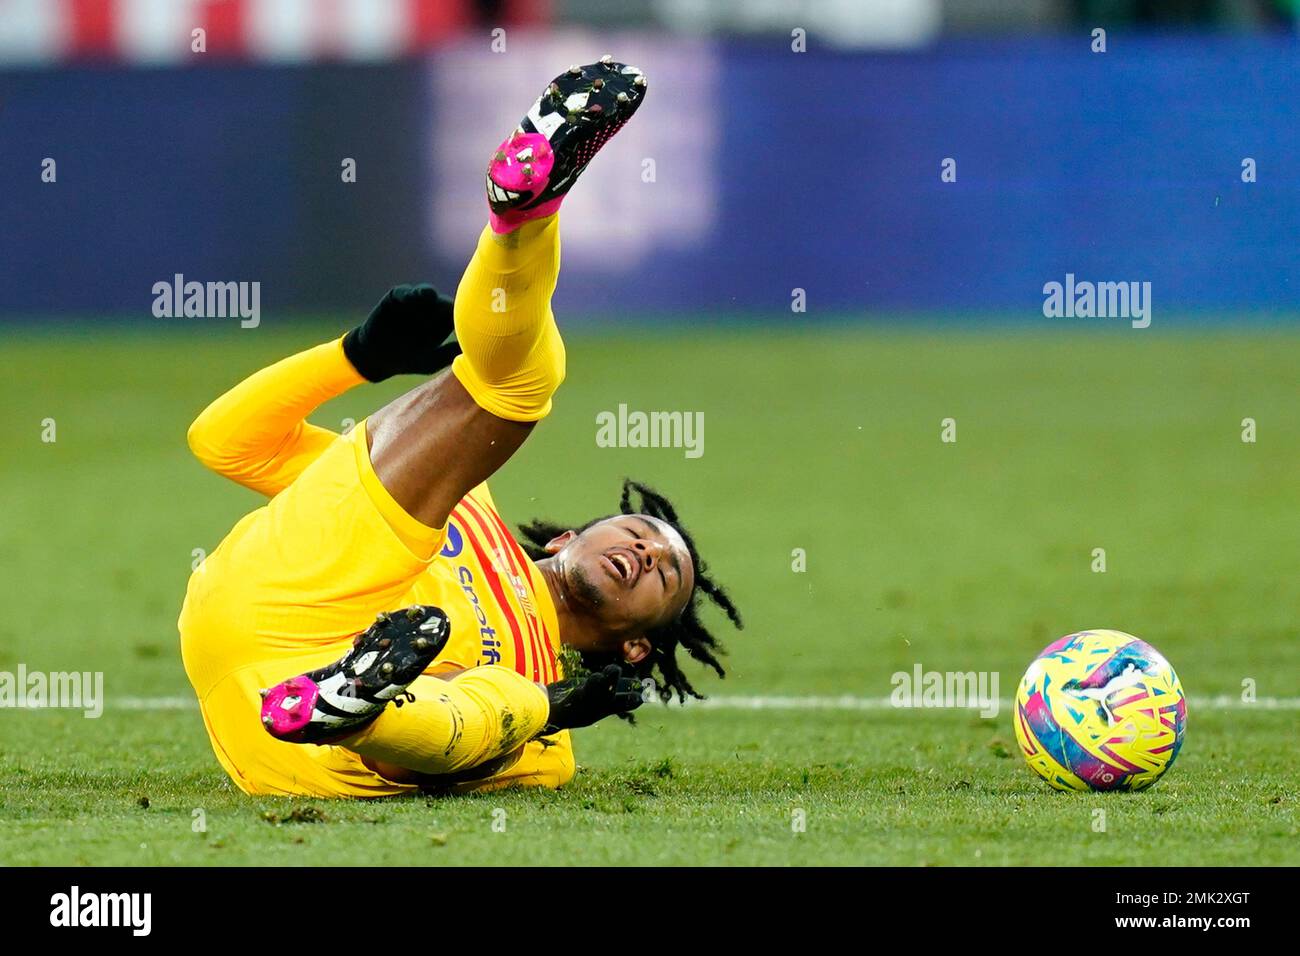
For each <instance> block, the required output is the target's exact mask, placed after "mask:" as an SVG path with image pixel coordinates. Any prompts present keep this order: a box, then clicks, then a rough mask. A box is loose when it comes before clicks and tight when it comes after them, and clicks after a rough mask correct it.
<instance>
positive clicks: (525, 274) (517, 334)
mask: <svg viewBox="0 0 1300 956" xmlns="http://www.w3.org/2000/svg"><path fill="white" fill-rule="evenodd" d="M559 274H560V225H559V219H558V217H556V216H548V217H547V218H545V219H537V220H534V221H532V222H527V223H524V225H522V226H520V227H519V228H518V229H516V230H514V231H513V232H510V233H507V234H505V235H498V234H496V233H494V232H493V231H492V229H491V228H490V227H486V226H485V227H484V228H483V233H482V235H480V236H479V240H478V248H477V249H476V250H475V252H474V257H473V259H471V260H470V263H469V266H468V267H467V268H466V269H465V274H464V276H462V277H461V280H460V286H459V287H458V288H457V289H456V339H457V341H459V342H460V347H461V349H462V353H463V354H461V355H459V356H457V357H456V361H455V362H453V363H452V366H451V370H452V372H453V374H455V376H456V378H457V379H459V380H460V383H461V384H462V385H464V386H465V390H466V391H467V392H469V394H470V395H471V396H472V397H473V399H474V401H475V402H476V403H478V405H479V406H480V407H481V408H484V409H486V410H487V411H489V412H491V413H492V414H493V415H496V416H497V417H498V418H505V419H509V420H511V421H520V422H533V421H537V420H538V419H541V418H544V417H545V416H546V415H547V414H549V412H550V410H551V395H552V394H554V392H555V390H556V389H557V388H559V387H560V383H561V382H562V381H564V342H563V341H561V339H560V331H559V329H558V328H557V327H556V325H555V315H554V314H553V313H552V312H551V295H552V293H554V292H555V282H556V279H557V277H558V276H559Z"/></svg>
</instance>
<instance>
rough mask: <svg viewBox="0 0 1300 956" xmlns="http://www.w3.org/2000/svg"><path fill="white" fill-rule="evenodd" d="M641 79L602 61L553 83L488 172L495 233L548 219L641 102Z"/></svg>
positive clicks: (631, 70)
mask: <svg viewBox="0 0 1300 956" xmlns="http://www.w3.org/2000/svg"><path fill="white" fill-rule="evenodd" d="M645 91H646V78H645V74H644V73H642V72H641V71H640V70H639V69H637V68H636V67H634V66H627V65H626V64H623V63H615V62H614V58H613V57H612V56H608V55H606V56H602V57H601V58H600V62H599V63H592V64H590V65H589V66H576V65H575V66H571V67H569V69H568V70H567V71H566V72H565V73H562V74H560V75H559V76H557V77H556V78H555V79H554V80H553V81H552V82H551V85H550V86H548V87H547V88H546V91H545V92H543V93H542V95H541V96H540V97H539V98H538V100H537V102H536V103H534V104H533V107H532V109H530V110H529V111H528V115H527V116H525V117H524V118H523V120H522V121H520V123H519V127H518V129H516V130H515V131H514V132H513V133H511V134H510V136H509V137H508V138H507V139H506V141H505V142H504V143H502V144H501V145H500V146H499V147H497V151H496V152H495V153H494V154H493V156H492V159H491V160H490V161H489V162H488V169H487V197H488V207H489V209H490V210H491V216H490V221H491V223H492V230H493V231H494V232H498V233H502V232H510V231H511V230H513V229H515V228H517V227H518V226H520V225H522V224H523V223H525V222H527V221H529V220H530V219H540V218H542V217H543V216H549V215H551V214H552V213H553V212H555V211H556V210H557V209H559V208H560V203H561V202H562V201H563V200H564V196H565V194H566V193H567V192H568V191H569V189H570V188H571V187H572V186H573V183H574V181H575V180H576V179H577V178H578V176H579V175H581V174H582V171H583V170H584V169H586V168H587V164H588V163H590V162H591V160H592V157H593V156H595V155H596V153H597V152H598V151H599V150H600V148H601V147H602V146H604V145H605V143H606V142H608V141H609V138H610V137H611V136H613V135H614V134H615V133H617V132H618V131H619V130H620V129H622V128H623V124H624V123H626V122H627V121H628V120H630V119H631V118H632V114H633V113H635V112H636V111H637V107H639V106H640V105H641V101H642V100H643V99H645Z"/></svg>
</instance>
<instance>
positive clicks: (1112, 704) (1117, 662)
mask: <svg viewBox="0 0 1300 956" xmlns="http://www.w3.org/2000/svg"><path fill="white" fill-rule="evenodd" d="M1012 719H1013V720H1014V722H1015V725H1016V740H1018V741H1019V742H1020V750H1021V752H1022V753H1023V754H1024V755H1025V760H1026V761H1027V762H1028V763H1029V766H1030V767H1031V768H1032V769H1033V771H1034V772H1035V773H1036V774H1038V775H1039V776H1040V777H1042V778H1043V779H1044V780H1046V781H1047V782H1048V783H1049V784H1051V785H1052V786H1053V787H1055V788H1056V789H1057V790H1143V789H1145V788H1146V787H1149V786H1151V784H1153V783H1155V782H1156V781H1157V780H1159V779H1160V776H1161V775H1162V774H1163V773H1164V772H1165V771H1166V770H1168V769H1169V768H1170V766H1171V765H1172V764H1173V762H1174V758H1176V757H1177V756H1178V750H1179V748H1180V747H1182V745H1183V731H1184V729H1185V728H1186V727H1187V701H1186V700H1185V699H1184V697H1183V687H1182V684H1180V683H1179V682H1178V675H1177V674H1175V673H1174V669H1173V668H1172V667H1170V666H1169V662H1168V661H1167V660H1165V659H1164V656H1163V655H1161V653H1160V652H1159V651H1157V650H1156V649H1155V648H1154V647H1152V646H1151V645H1150V644H1148V643H1146V642H1145V641H1141V640H1139V639H1138V638H1136V637H1134V636H1133V635H1132V634H1125V633H1124V632H1123V631H1080V632H1079V633H1078V634H1070V635H1067V636H1066V637H1063V638H1061V639H1060V640H1059V641H1056V642H1055V643H1053V644H1049V645H1048V646H1047V647H1046V648H1044V649H1043V652H1042V653H1041V654H1039V655H1038V657H1037V658H1035V659H1034V662H1033V663H1032V664H1030V665H1029V670H1027V671H1025V676H1024V677H1023V678H1021V681H1020V688H1019V689H1018V690H1017V691H1016V706H1015V713H1014V714H1013V716H1012Z"/></svg>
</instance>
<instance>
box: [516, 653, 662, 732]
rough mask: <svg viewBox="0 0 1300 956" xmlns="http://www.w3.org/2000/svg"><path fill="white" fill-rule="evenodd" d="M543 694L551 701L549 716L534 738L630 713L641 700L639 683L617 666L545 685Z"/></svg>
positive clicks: (612, 665) (611, 665)
mask: <svg viewBox="0 0 1300 956" xmlns="http://www.w3.org/2000/svg"><path fill="white" fill-rule="evenodd" d="M546 693H547V696H549V697H550V699H551V716H550V717H549V718H548V720H547V722H546V727H544V728H543V729H542V732H541V734H539V735H538V736H546V735H548V734H553V733H556V732H557V731H560V730H571V729H572V728H574V727H589V726H591V725H592V724H594V723H596V721H598V720H604V719H605V718H606V717H613V716H614V715H615V714H627V713H631V712H632V711H634V710H636V709H637V708H638V707H640V706H641V700H642V698H641V684H640V682H639V681H637V680H636V679H634V678H631V677H624V676H623V669H622V668H621V667H619V666H618V665H617V664H610V665H609V666H607V667H606V668H605V669H604V670H603V671H596V672H595V673H594V674H588V675H587V676H585V677H578V678H573V679H571V680H562V681H556V682H555V683H554V684H547V685H546Z"/></svg>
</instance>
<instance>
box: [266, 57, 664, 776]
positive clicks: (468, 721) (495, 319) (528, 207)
mask: <svg viewBox="0 0 1300 956" xmlns="http://www.w3.org/2000/svg"><path fill="white" fill-rule="evenodd" d="M644 88H645V82H644V77H642V75H641V74H640V71H637V70H635V69H634V68H630V67H624V66H623V65H622V64H617V63H613V62H612V60H610V61H607V62H602V63H598V64H593V65H591V66H589V67H585V68H575V69H574V70H571V71H570V72H569V73H566V74H565V75H564V76H562V77H560V78H559V79H557V80H556V81H555V82H554V83H552V84H551V86H550V87H548V90H547V91H546V92H545V93H543V95H542V97H541V98H540V99H539V100H538V102H537V103H536V104H534V106H533V108H532V109H531V110H530V111H529V113H528V116H527V117H525V119H524V121H523V122H522V124H521V126H520V129H519V130H517V131H516V132H515V133H514V134H512V135H511V137H510V138H508V139H507V140H506V142H505V143H503V144H502V146H501V147H500V148H499V149H498V150H497V152H496V153H495V154H494V155H493V158H492V160H491V161H490V163H489V168H488V187H487V188H488V201H489V209H490V213H491V222H490V224H489V226H488V227H487V228H485V229H484V230H483V233H482V235H481V236H480V238H479V243H478V247H477V249H476V250H475V254H474V256H473V259H472V261H471V262H470V264H469V266H468V267H467V269H466V271H465V274H464V277H463V278H462V280H461V283H460V286H459V288H458V290H457V294H456V302H455V321H456V334H457V340H458V342H459V344H460V347H461V350H462V354H461V355H460V356H459V357H458V358H457V359H456V361H455V363H453V366H452V370H451V374H444V375H442V376H439V377H438V378H435V379H433V380H431V381H429V382H426V383H424V384H423V385H421V386H419V387H418V388H416V389H414V390H413V391H411V392H409V393H408V394H407V395H405V396H403V397H402V398H400V399H398V400H397V401H395V402H393V403H391V404H390V405H388V406H386V407H385V408H383V409H381V410H380V411H379V412H376V413H375V414H374V415H372V416H371V417H370V418H369V419H368V420H367V421H365V422H363V423H360V424H358V426H357V428H358V431H359V432H361V431H362V430H364V435H365V436H366V439H367V443H368V462H367V464H369V465H370V466H371V467H370V469H364V468H363V475H364V474H366V473H368V474H369V475H370V476H371V477H372V479H373V480H374V481H375V482H376V483H377V484H378V485H379V486H380V488H379V489H378V490H376V491H375V497H376V498H377V499H379V500H385V501H391V502H392V503H393V504H395V505H396V506H397V508H398V509H400V512H401V513H400V514H399V515H396V516H394V520H395V523H397V524H401V525H404V526H405V527H406V528H407V530H408V533H410V534H411V535H413V537H414V543H415V544H416V545H419V544H420V542H422V541H434V540H437V539H438V538H439V537H440V534H441V531H440V530H439V529H441V528H442V527H443V526H444V525H445V522H446V520H447V517H448V515H449V513H450V511H451V509H452V508H453V507H454V506H455V505H456V504H457V503H458V502H459V501H460V500H461V498H463V497H464V496H465V495H466V494H467V493H468V492H469V491H470V490H471V489H472V488H474V487H475V486H476V485H478V484H480V483H481V482H483V481H485V480H486V479H487V478H488V477H489V476H490V475H492V473H494V472H495V471H496V470H497V469H498V468H499V467H500V466H501V465H502V464H504V463H505V461H506V460H508V459H509V457H510V456H511V455H512V454H513V453H514V452H515V451H516V450H517V449H518V448H519V446H520V445H521V444H522V443H523V441H524V439H525V438H526V437H527V435H528V434H529V432H530V430H531V428H532V426H533V425H534V424H535V423H536V422H537V421H538V420H539V419H541V418H542V417H544V416H545V415H546V414H547V413H548V412H549V411H550V407H551V395H552V394H553V393H554V391H555V389H556V388H558V387H559V384H560V382H561V380H562V379H563V377H564V347H563V343H562V342H561V340H560V335H559V330H558V329H557V328H556V324H555V317H554V315H553V314H552V311H551V306H550V299H551V294H552V293H553V292H554V289H555V284H556V279H557V277H558V273H559V263H560V251H559V226H558V222H557V220H556V216H555V211H556V209H557V208H558V206H559V203H560V200H561V199H562V198H563V196H564V195H565V193H567V190H568V188H569V186H570V185H571V184H572V182H573V181H574V179H575V178H576V177H577V175H578V174H579V173H581V171H582V170H583V169H584V168H585V166H586V164H587V162H589V161H590V159H591V157H592V156H593V155H594V154H595V152H596V151H597V150H598V149H599V148H600V146H601V145H603V144H604V142H605V141H606V140H608V139H609V137H610V136H612V135H613V133H614V132H616V131H617V130H618V129H619V128H620V127H621V126H622V125H623V123H625V122H626V121H627V119H628V118H629V117H630V116H631V115H632V113H633V112H634V111H635V109H636V107H637V106H638V105H639V104H640V101H641V98H642V95H643V92H644ZM580 101H581V102H580ZM530 185H531V188H529V187H530ZM430 553H432V552H430ZM363 640H365V636H364V635H363ZM378 659H379V658H378V657H375V656H367V657H364V658H363V660H364V661H365V662H366V665H367V667H368V668H371V669H373V668H374V667H375V666H376V663H375V662H376V661H377V660H378ZM430 659H432V656H430ZM331 668H333V669H331ZM331 668H326V669H324V671H322V674H324V675H325V676H326V677H327V678H328V679H329V680H332V681H337V678H338V674H339V673H342V672H348V673H349V679H355V678H356V677H358V676H362V677H365V676H366V675H365V674H361V675H358V674H357V673H356V669H355V667H354V666H353V665H350V664H349V663H348V661H347V658H345V659H344V660H342V661H339V662H336V664H335V665H331ZM349 668H352V670H351V671H350V670H349ZM367 673H368V672H367ZM319 676H320V675H318V674H313V673H308V674H303V675H300V676H299V677H296V678H293V679H291V680H289V681H286V682H284V683H282V684H280V685H277V686H276V687H274V688H272V689H271V690H270V692H269V693H268V695H267V698H266V702H264V705H263V709H262V716H263V721H264V723H265V724H266V726H267V729H268V730H270V731H271V732H272V733H273V734H274V735H276V736H277V737H280V738H281V739H285V740H295V739H298V740H302V742H308V743H310V742H320V740H319V732H318V730H316V729H313V728H317V727H318V726H319V727H323V726H326V725H327V723H328V721H327V720H326V718H327V717H335V718H341V717H342V712H344V711H346V710H347V708H348V707H350V706H351V707H356V708H359V709H358V710H357V714H358V715H361V716H364V721H357V722H356V723H358V724H360V725H361V729H359V731H358V732H356V733H355V734H354V735H353V736H352V737H348V738H346V739H339V740H335V739H334V738H335V736H336V735H335V733H334V731H337V730H339V729H340V727H339V726H338V722H337V721H336V722H335V724H334V726H333V727H332V728H330V733H329V737H330V738H331V742H337V743H338V744H339V745H340V746H343V747H346V748H348V749H349V750H352V751H353V752H355V753H357V754H359V755H361V756H363V757H364V758H366V760H367V761H369V762H371V764H372V765H374V766H379V765H390V764H391V765H396V766H399V767H403V768H406V769H408V770H411V771H414V772H418V773H422V774H446V773H454V772H456V771H459V770H462V769H465V768H468V767H475V766H477V765H478V764H480V763H482V762H484V761H490V760H493V759H496V758H499V757H500V756H502V755H503V754H506V753H509V752H511V751H513V750H514V749H516V748H517V747H518V745H519V744H520V743H522V742H523V741H525V740H528V739H529V738H531V737H532V736H534V735H535V734H537V733H538V732H539V731H541V730H542V728H543V726H544V724H545V722H546V719H547V715H548V712H549V704H548V701H547V696H546V692H545V691H544V690H543V689H542V688H541V687H540V686H538V685H536V684H533V683H532V682H531V681H528V680H527V679H525V678H522V677H520V676H519V675H517V674H514V673H512V672H510V671H508V670H507V669H505V668H476V669H474V670H472V671H469V672H466V673H464V674H462V675H459V676H458V677H457V678H456V679H454V680H452V681H446V682H439V681H436V680H433V679H428V680H424V681H422V682H421V683H420V685H419V686H418V688H416V687H415V682H414V681H412V682H411V684H410V685H403V689H406V688H407V687H408V686H409V687H411V688H414V689H409V690H406V693H407V695H408V696H407V698H406V699H405V700H404V701H403V706H401V707H400V708H399V707H392V706H385V704H386V700H385V699H384V698H383V697H382V696H376V697H375V699H374V701H373V702H372V703H371V704H368V705H366V706H364V707H362V706H361V705H358V704H356V703H355V701H339V700H337V699H335V700H332V701H331V700H325V702H324V703H325V704H328V705H329V706H319V704H320V701H321V696H320V681H319V680H318V679H317V678H318V677H319ZM430 681H432V682H430ZM376 683H377V685H378V686H379V687H380V688H381V691H382V694H388V693H390V690H391V688H390V686H389V685H388V684H387V683H385V682H384V681H382V680H381V681H377V682H376ZM286 702H287V706H286ZM375 704H377V706H374V705H375ZM362 711H364V714H362ZM343 722H344V723H347V721H346V720H344V721H343ZM304 731H306V733H305V734H304Z"/></svg>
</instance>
